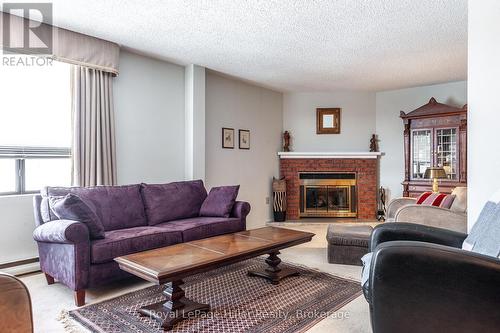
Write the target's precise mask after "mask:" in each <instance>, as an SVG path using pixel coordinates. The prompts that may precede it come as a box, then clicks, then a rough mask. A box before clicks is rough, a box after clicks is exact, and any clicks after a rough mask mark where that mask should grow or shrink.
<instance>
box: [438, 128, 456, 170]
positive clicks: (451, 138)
mask: <svg viewBox="0 0 500 333" xmlns="http://www.w3.org/2000/svg"><path fill="white" fill-rule="evenodd" d="M436 165H437V166H439V167H443V169H444V170H445V171H446V175H447V176H448V179H453V180H455V179H457V165H458V163H457V129H456V128H443V129H436Z"/></svg>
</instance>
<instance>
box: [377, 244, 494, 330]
mask: <svg viewBox="0 0 500 333" xmlns="http://www.w3.org/2000/svg"><path fill="white" fill-rule="evenodd" d="M369 284H370V294H371V303H370V304H371V311H372V313H371V316H372V317H371V319H372V328H373V332H374V333H380V332H443V331H446V332H454V333H462V332H464V333H465V332H498V327H500V311H498V304H500V260H498V259H497V258H494V257H489V256H484V255H480V254H477V253H472V252H468V251H464V250H461V249H454V248H451V247H448V246H442V245H435V244H428V243H422V242H408V241H398V242H389V243H384V244H381V245H380V246H379V247H378V248H377V250H376V251H375V252H374V255H373V261H372V265H371V269H370V282H369Z"/></svg>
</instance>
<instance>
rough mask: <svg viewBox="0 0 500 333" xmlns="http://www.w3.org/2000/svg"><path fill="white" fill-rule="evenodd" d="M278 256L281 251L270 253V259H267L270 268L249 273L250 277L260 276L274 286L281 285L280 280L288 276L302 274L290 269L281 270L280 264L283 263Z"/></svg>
mask: <svg viewBox="0 0 500 333" xmlns="http://www.w3.org/2000/svg"><path fill="white" fill-rule="evenodd" d="M278 254H280V251H275V252H271V253H269V257H267V259H266V263H267V264H268V265H269V267H268V268H266V269H265V270H263V271H248V275H250V276H260V277H263V278H265V279H268V280H269V281H271V283H272V284H279V283H280V280H282V279H284V278H286V277H288V276H294V275H299V274H300V273H299V272H298V271H296V270H293V269H290V268H280V267H279V264H280V263H281V259H280V258H279V257H278Z"/></svg>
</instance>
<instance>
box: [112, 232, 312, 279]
mask: <svg viewBox="0 0 500 333" xmlns="http://www.w3.org/2000/svg"><path fill="white" fill-rule="evenodd" d="M313 236H314V234H313V233H310V232H303V231H297V230H291V229H284V228H276V227H264V228H259V229H253V230H246V231H241V232H236V233H232V234H226V235H221V236H215V237H210V238H205V239H200V240H195V241H191V242H186V243H180V244H175V245H171V246H166V247H162V248H158V249H154V250H149V251H144V252H138V253H134V254H130V255H126V256H122V257H118V258H115V261H116V262H117V263H118V264H119V266H120V268H121V269H122V270H124V271H127V272H129V273H132V274H134V275H136V276H139V277H141V278H143V279H145V280H148V281H151V282H155V283H157V284H163V283H166V282H169V281H174V280H179V279H182V278H184V277H186V276H189V275H192V274H196V273H201V272H204V271H208V270H211V269H214V268H217V267H220V266H224V265H228V264H231V263H235V262H238V261H242V260H246V259H250V258H253V257H256V256H259V255H262V254H266V253H272V252H277V251H279V250H280V249H284V248H287V247H291V246H294V245H298V244H302V243H306V242H309V241H310V240H311V239H312V237H313Z"/></svg>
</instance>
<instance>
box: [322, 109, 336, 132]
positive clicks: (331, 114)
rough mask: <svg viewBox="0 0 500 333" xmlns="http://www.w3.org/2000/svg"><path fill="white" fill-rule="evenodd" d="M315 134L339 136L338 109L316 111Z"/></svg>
mask: <svg viewBox="0 0 500 333" xmlns="http://www.w3.org/2000/svg"><path fill="white" fill-rule="evenodd" d="M316 134H340V108H318V109H316Z"/></svg>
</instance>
